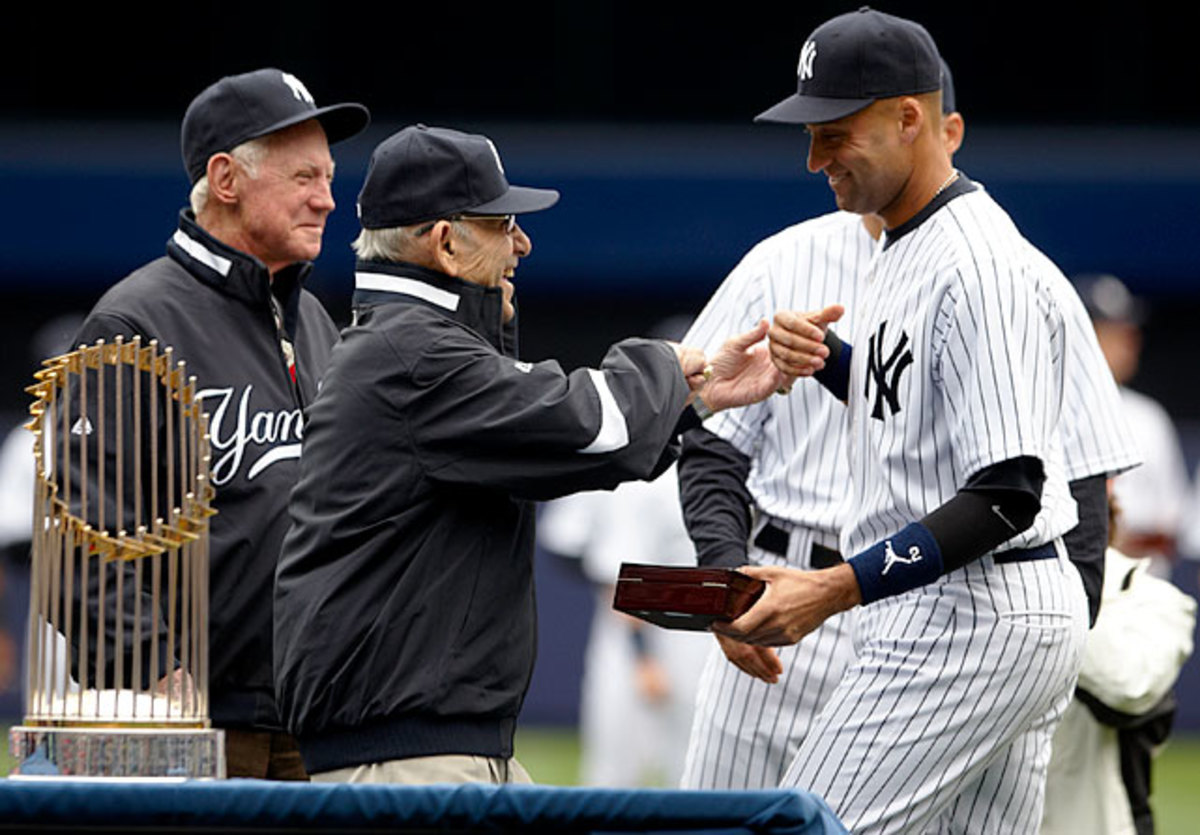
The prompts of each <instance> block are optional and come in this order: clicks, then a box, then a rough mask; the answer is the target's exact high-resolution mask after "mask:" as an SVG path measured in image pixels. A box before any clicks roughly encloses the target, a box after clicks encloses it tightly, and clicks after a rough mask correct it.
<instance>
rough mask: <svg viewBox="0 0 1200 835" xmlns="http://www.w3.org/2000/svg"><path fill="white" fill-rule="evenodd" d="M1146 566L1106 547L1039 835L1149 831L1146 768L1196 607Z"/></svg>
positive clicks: (1165, 725) (1141, 834) (1144, 834)
mask: <svg viewBox="0 0 1200 835" xmlns="http://www.w3.org/2000/svg"><path fill="white" fill-rule="evenodd" d="M1112 507H1113V515H1114V518H1113V520H1112V523H1111V527H1110V533H1111V534H1113V535H1114V536H1115V537H1119V533H1120V529H1121V524H1120V513H1119V508H1118V507H1116V505H1115V502H1114V503H1113V504H1112ZM1149 568H1150V563H1149V561H1147V560H1144V559H1134V558H1131V557H1128V556H1126V555H1125V554H1122V553H1121V552H1120V551H1119V550H1117V549H1116V548H1115V547H1110V548H1109V549H1108V553H1107V555H1106V557H1105V572H1104V605H1103V607H1102V608H1101V610H1100V617H1099V618H1097V620H1096V625H1095V626H1094V627H1093V629H1092V631H1091V632H1090V633H1089V634H1088V645H1087V650H1086V652H1085V653H1084V658H1083V666H1082V668H1081V669H1080V671H1079V684H1078V686H1077V687H1076V690H1075V698H1074V699H1073V700H1072V701H1071V704H1070V705H1068V706H1067V709H1066V712H1065V713H1064V714H1063V718H1062V722H1061V723H1060V724H1059V726H1058V730H1057V731H1055V733H1054V741H1053V743H1052V746H1051V756H1050V767H1049V770H1048V773H1047V778H1046V808H1045V811H1044V814H1043V816H1042V826H1041V835H1075V834H1076V833H1081V832H1087V833H1089V835H1128V833H1136V835H1152V833H1153V832H1154V816H1153V813H1152V810H1151V808H1150V802H1149V801H1150V790H1151V769H1152V761H1153V757H1154V756H1155V755H1156V754H1157V753H1158V751H1159V749H1161V747H1162V745H1163V744H1164V743H1165V742H1166V740H1167V736H1168V734H1169V733H1170V732H1171V727H1172V724H1173V722H1174V717H1175V707H1176V702H1175V697H1174V695H1173V693H1172V692H1171V689H1172V687H1173V686H1174V684H1175V681H1176V679H1177V678H1178V677H1179V671H1180V668H1181V667H1182V666H1183V664H1184V662H1185V661H1186V660H1187V659H1188V657H1189V656H1190V655H1191V654H1192V649H1193V645H1192V633H1193V631H1194V630H1195V628H1196V601H1195V600H1193V599H1192V598H1191V597H1189V596H1187V595H1186V594H1184V593H1183V592H1181V591H1179V590H1178V589H1177V588H1175V587H1174V586H1173V585H1171V584H1170V583H1168V582H1167V581H1165V580H1162V579H1160V578H1158V577H1155V576H1153V575H1152V574H1150V573H1149V570H1148V569H1149Z"/></svg>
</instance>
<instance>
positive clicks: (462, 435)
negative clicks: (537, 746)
mask: <svg viewBox="0 0 1200 835" xmlns="http://www.w3.org/2000/svg"><path fill="white" fill-rule="evenodd" d="M357 285H358V291H357V293H356V295H355V308H356V323H355V324H354V325H353V326H351V327H350V328H348V329H346V330H345V331H343V333H342V337H341V340H340V342H339V343H338V345H337V347H336V348H334V352H333V359H332V361H331V364H330V369H329V373H328V375H327V376H326V380H325V385H324V387H323V388H322V390H321V393H320V395H318V397H317V399H316V401H315V402H314V403H313V406H312V410H311V415H310V420H309V423H308V426H307V429H306V435H305V439H304V457H303V459H302V461H301V476H300V481H299V483H298V484H297V486H296V491H295V493H294V495H293V497H292V504H291V512H292V528H291V531H290V532H289V533H288V536H287V539H286V540H285V542H284V551H283V557H282V558H281V560H280V564H279V571H278V577H277V581H276V589H275V648H276V655H275V670H276V685H277V692H278V698H279V704H280V709H281V711H282V714H283V718H284V722H285V725H286V727H287V728H288V730H290V731H291V732H292V733H294V734H296V736H297V738H298V740H299V743H300V749H301V752H302V754H303V756H304V761H305V765H306V766H307V767H308V769H309V770H310V771H313V772H317V771H327V770H332V769H336V768H342V767H346V766H350V765H355V764H362V763H369V762H380V761H384V760H390V759H402V758H406V757H413V756H425V755H434V754H451V753H460V754H474V755H479V756H498V757H499V756H509V755H510V754H511V752H512V734H513V728H514V725H515V721H516V717H517V714H518V712H519V711H520V708H521V703H522V700H523V699H524V696H525V691H526V689H527V687H528V684H529V678H530V675H531V673H532V669H533V661H534V652H535V640H536V631H535V626H536V624H535V609H534V594H533V550H534V501H533V500H538V499H550V498H553V497H556V496H561V495H564V494H567V493H572V492H575V491H578V490H583V489H596V488H612V487H614V486H616V485H617V484H618V483H619V482H621V481H623V480H628V479H634V478H648V477H651V476H654V475H656V474H658V473H659V472H661V471H662V470H663V469H665V468H666V466H667V465H668V464H669V462H670V460H671V459H672V458H673V450H671V451H670V452H668V451H667V447H668V445H669V444H670V443H671V442H672V441H673V439H674V436H675V427H676V422H677V419H679V417H680V412H681V409H682V407H683V403H684V401H685V398H686V397H687V394H688V388H687V384H686V382H685V380H684V378H683V375H682V374H681V373H680V370H679V363H678V361H677V359H676V358H675V355H674V352H673V351H672V350H671V348H670V347H669V346H667V345H666V344H665V343H662V342H656V341H648V340H628V341H625V342H622V343H619V344H618V345H616V346H614V347H613V348H612V349H610V350H609V352H608V354H607V355H606V357H605V358H604V361H603V363H602V364H601V368H600V370H594V369H593V370H589V369H579V370H577V371H574V372H572V373H571V374H566V373H564V371H563V369H562V368H561V367H560V366H559V364H558V363H557V362H554V361H545V362H538V363H525V362H520V361H518V360H516V358H515V341H514V339H513V333H514V329H513V328H512V327H510V326H504V325H502V324H501V295H500V290H499V289H498V288H492V289H485V288H483V287H480V286H477V285H475V284H471V283H467V282H464V281H460V280H458V279H455V278H451V277H448V276H445V275H442V274H440V273H435V272H430V271H428V270H423V269H420V268H418V267H414V266H412V265H406V264H382V263H360V264H359V265H358V276H357ZM367 288H372V289H367ZM689 411H690V410H689Z"/></svg>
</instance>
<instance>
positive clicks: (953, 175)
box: [933, 168, 958, 197]
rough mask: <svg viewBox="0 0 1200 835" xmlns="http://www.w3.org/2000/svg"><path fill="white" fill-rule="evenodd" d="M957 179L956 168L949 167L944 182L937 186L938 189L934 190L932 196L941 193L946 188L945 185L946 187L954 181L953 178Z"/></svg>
mask: <svg viewBox="0 0 1200 835" xmlns="http://www.w3.org/2000/svg"><path fill="white" fill-rule="evenodd" d="M957 179H958V169H957V168H951V169H950V176H949V177H947V178H946V182H944V183H942V184H941V185H940V186H938V190H937V191H935V192H934V193H933V196H934V197H937V196H938V195H939V194H941V193H942V192H943V191H945V190H946V188H947V187H948V186H949V185H950V184H951V183H952V182H954V181H955V180H957Z"/></svg>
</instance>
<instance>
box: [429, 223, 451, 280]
mask: <svg viewBox="0 0 1200 835" xmlns="http://www.w3.org/2000/svg"><path fill="white" fill-rule="evenodd" d="M427 237H428V239H429V243H428V246H429V256H430V258H431V259H432V260H433V263H434V264H435V265H436V266H437V270H438V272H442V273H445V274H446V275H453V276H457V275H458V263H459V262H458V242H457V241H455V239H454V226H453V225H452V224H451V223H450V221H448V220H439V221H438V222H437V223H435V224H434V225H433V228H432V229H430V230H429V233H428V235H427Z"/></svg>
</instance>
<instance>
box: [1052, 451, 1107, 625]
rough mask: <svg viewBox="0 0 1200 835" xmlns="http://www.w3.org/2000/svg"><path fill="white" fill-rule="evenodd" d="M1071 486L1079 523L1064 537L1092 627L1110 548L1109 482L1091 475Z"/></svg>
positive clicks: (1097, 611)
mask: <svg viewBox="0 0 1200 835" xmlns="http://www.w3.org/2000/svg"><path fill="white" fill-rule="evenodd" d="M1070 486H1071V496H1072V497H1073V498H1074V499H1075V505H1076V507H1077V508H1078V510H1079V524H1078V525H1076V526H1075V527H1073V528H1071V530H1069V531H1067V532H1066V533H1065V534H1063V543H1064V544H1065V545H1066V546H1067V556H1069V557H1070V558H1071V562H1073V563H1074V564H1075V568H1076V569H1078V571H1079V576H1080V578H1081V579H1082V580H1083V590H1084V591H1085V592H1087V599H1088V624H1089V625H1095V623H1096V615H1098V614H1100V591H1101V588H1102V587H1103V586H1104V552H1105V551H1106V550H1107V549H1108V479H1107V478H1105V477H1104V476H1103V475H1096V476H1088V477H1087V478H1080V479H1076V480H1075V481H1072V482H1071V485H1070Z"/></svg>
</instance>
